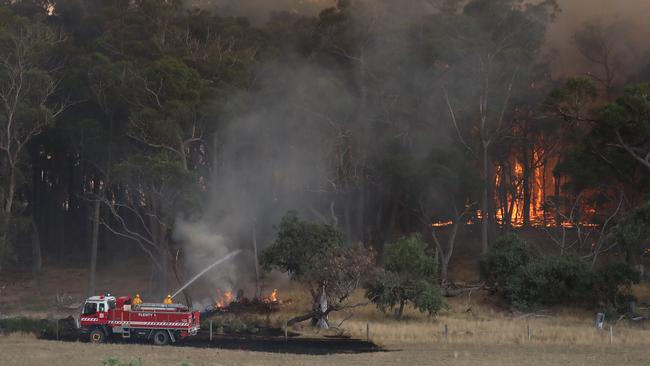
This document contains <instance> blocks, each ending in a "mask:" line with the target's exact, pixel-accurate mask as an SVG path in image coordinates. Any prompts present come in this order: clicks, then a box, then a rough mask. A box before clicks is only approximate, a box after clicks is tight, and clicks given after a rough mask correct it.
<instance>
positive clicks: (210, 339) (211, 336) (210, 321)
mask: <svg viewBox="0 0 650 366" xmlns="http://www.w3.org/2000/svg"><path fill="white" fill-rule="evenodd" d="M210 343H212V319H210Z"/></svg>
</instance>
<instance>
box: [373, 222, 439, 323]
mask: <svg viewBox="0 0 650 366" xmlns="http://www.w3.org/2000/svg"><path fill="white" fill-rule="evenodd" d="M436 272H437V266H436V261H435V259H434V258H433V256H431V255H430V254H429V253H428V251H427V243H426V242H425V241H424V240H423V239H422V237H421V236H420V235H419V234H413V235H410V236H407V237H404V238H401V239H400V240H398V241H397V242H395V243H392V244H389V245H387V246H386V248H385V249H384V271H382V272H380V273H379V274H378V275H377V276H376V278H375V279H374V280H372V281H369V283H367V284H366V297H367V298H368V299H370V301H372V302H373V303H374V304H375V305H377V307H378V308H379V309H380V310H382V311H386V310H387V309H394V310H395V317H396V318H397V319H398V320H399V319H401V317H402V314H403V311H404V306H405V305H406V304H407V303H410V304H411V305H413V306H414V307H415V308H416V309H418V310H420V311H421V312H427V313H429V315H433V314H435V313H437V312H438V311H439V310H441V309H442V308H444V307H445V305H444V301H443V299H442V294H441V293H440V289H439V288H438V280H437V278H436Z"/></svg>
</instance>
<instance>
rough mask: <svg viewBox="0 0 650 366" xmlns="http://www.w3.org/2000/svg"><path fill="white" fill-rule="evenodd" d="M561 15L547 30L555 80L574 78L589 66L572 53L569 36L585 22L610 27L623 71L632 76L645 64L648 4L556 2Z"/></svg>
mask: <svg viewBox="0 0 650 366" xmlns="http://www.w3.org/2000/svg"><path fill="white" fill-rule="evenodd" d="M558 3H559V5H560V7H561V8H562V13H561V14H560V15H559V16H558V18H557V19H556V21H555V22H554V23H553V24H552V25H551V26H550V27H549V30H548V40H547V47H548V48H551V49H554V50H555V53H556V56H555V62H554V65H553V71H554V73H555V75H556V76H567V75H574V74H577V73H581V72H584V70H585V69H589V67H590V65H589V64H588V62H587V61H586V60H584V58H582V57H581V56H580V55H579V53H578V52H577V51H576V49H575V47H574V43H573V34H574V33H575V31H576V30H577V29H579V28H580V27H581V26H582V25H583V24H584V23H585V22H594V21H596V22H598V21H599V22H602V23H603V25H605V26H613V27H612V28H613V29H615V30H616V33H617V34H613V35H612V36H613V37H615V40H616V44H617V48H618V52H621V53H622V54H623V58H624V62H625V63H624V65H623V67H624V68H625V69H627V70H629V71H630V72H634V70H635V69H637V68H638V67H639V66H643V63H644V62H645V63H647V62H648V61H647V56H648V55H647V52H648V49H649V44H648V42H647V36H648V35H649V34H650V22H648V19H649V18H650V1H648V0H559V1H558Z"/></svg>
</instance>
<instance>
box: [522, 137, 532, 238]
mask: <svg viewBox="0 0 650 366" xmlns="http://www.w3.org/2000/svg"><path fill="white" fill-rule="evenodd" d="M523 150H524V158H523V163H524V172H523V174H524V177H523V178H524V179H523V185H524V208H523V210H524V212H523V224H524V226H525V227H528V226H530V196H531V194H530V188H531V187H530V176H531V171H532V169H531V165H532V162H531V158H530V157H529V156H528V146H524V149H523Z"/></svg>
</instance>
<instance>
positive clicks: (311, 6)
mask: <svg viewBox="0 0 650 366" xmlns="http://www.w3.org/2000/svg"><path fill="white" fill-rule="evenodd" d="M372 1H377V2H381V3H382V4H383V7H379V6H378V7H377V8H376V9H373V8H372V7H371V9H370V10H369V11H370V12H371V13H372V12H373V11H375V10H377V9H378V10H381V9H384V10H383V11H382V14H371V17H372V18H373V19H380V21H378V22H370V23H369V24H370V25H372V27H369V28H368V27H366V28H368V29H371V31H372V33H373V34H375V35H378V38H380V39H381V41H380V42H377V43H376V45H375V46H374V47H373V48H372V49H370V50H369V53H368V54H367V55H366V56H367V57H368V62H369V64H370V65H371V66H372V65H373V64H374V63H378V64H381V65H383V66H382V68H383V69H386V70H392V71H391V73H390V74H389V75H386V76H385V77H384V78H382V80H381V82H380V83H379V84H377V85H374V87H375V89H377V90H380V93H379V94H382V95H388V96H391V95H413V94H414V93H417V90H424V89H426V85H421V84H427V83H429V82H430V81H431V80H429V79H427V78H428V77H430V76H427V75H430V74H431V70H430V69H429V67H428V66H426V67H425V65H419V64H417V63H416V62H415V59H416V58H415V57H412V56H410V55H409V53H408V52H409V51H408V50H409V43H410V41H411V40H410V39H409V38H408V37H409V36H408V35H407V34H405V33H403V32H399V31H395V32H394V31H393V30H395V29H397V30H399V29H401V25H402V24H403V22H406V23H408V21H409V20H410V19H417V18H418V17H421V16H423V15H425V14H427V13H431V12H433V11H435V9H434V8H433V7H432V4H434V3H436V0H411V1H397V0H394V1H387V0H368V3H370V4H371V3H372ZM407 2H408V3H410V4H412V5H413V6H404V3H407ZM558 2H559V5H560V7H561V8H562V12H561V14H559V15H558V17H557V19H556V20H555V23H553V24H552V25H551V26H550V27H549V30H548V33H547V45H546V52H550V50H555V52H554V55H555V56H554V57H553V58H552V60H553V61H552V62H553V67H552V70H553V72H554V74H555V76H557V77H562V76H566V75H571V74H575V73H579V72H585V70H588V67H589V65H588V63H587V62H586V61H585V60H584V59H583V58H582V57H581V56H580V55H579V53H578V52H577V51H576V50H575V47H574V45H573V34H574V33H575V31H576V30H578V29H579V28H580V27H581V26H582V25H583V24H584V23H585V22H588V21H595V20H599V19H600V20H603V21H606V24H622V25H623V26H622V27H620V28H617V29H620V34H619V36H620V38H621V50H622V51H621V52H625V53H626V54H629V55H630V57H626V59H627V60H628V63H629V65H626V66H629V67H630V68H634V67H637V66H640V64H641V62H642V60H643V59H644V58H643V57H642V55H643V54H644V52H645V49H646V45H645V39H644V38H645V35H647V34H650V25H648V24H646V22H645V19H646V18H647V17H648V15H650V0H644V1H642V2H641V1H634V0H618V1H615V0H559V1H558ZM334 4H335V1H333V0H195V1H194V5H198V6H201V7H205V8H209V9H211V10H214V11H216V12H217V13H221V14H227V15H233V16H245V17H248V18H250V19H251V20H252V21H253V22H254V23H256V24H260V23H263V21H264V19H268V15H269V14H270V13H271V12H273V11H290V12H295V13H300V14H305V15H314V16H315V15H317V14H318V11H319V10H320V9H322V8H323V7H326V6H332V5H334ZM366 9H367V8H366ZM364 17H367V14H365V15H364V14H361V16H359V18H358V19H356V20H355V21H358V22H363V21H364ZM390 65H394V67H389V66H390ZM338 72H339V70H336V69H328V68H323V67H320V66H318V65H314V64H312V63H310V62H308V61H307V60H303V59H301V58H300V57H298V56H296V57H291V56H290V55H289V56H285V57H284V58H282V59H281V60H279V61H275V62H269V63H264V64H263V65H260V67H259V70H257V74H258V78H259V79H260V80H261V81H260V88H259V91H256V92H254V93H253V94H250V95H246V94H244V95H241V96H236V97H234V102H233V103H235V104H241V105H245V106H246V111H245V112H243V113H240V114H239V115H237V116H236V117H235V118H233V120H231V121H229V123H228V128H226V129H225V130H223V131H221V132H220V133H219V134H218V135H217V136H215V138H216V139H218V140H221V141H224V143H223V144H222V146H221V149H220V150H219V152H218V154H217V157H216V163H215V164H216V166H215V169H214V171H215V176H214V177H213V180H212V182H211V183H210V187H209V190H210V199H209V200H208V201H207V202H205V204H206V206H207V207H206V208H205V215H204V216H203V217H202V218H201V219H200V220H199V221H189V222H188V221H182V220H179V222H177V225H176V230H175V239H176V240H177V241H178V242H180V243H182V244H183V245H184V248H185V262H186V264H187V268H188V271H189V272H193V273H196V272H198V271H199V270H201V268H203V267H205V266H207V265H209V264H210V263H211V262H214V261H215V260H217V259H218V258H220V257H222V256H224V255H226V254H227V253H228V252H230V251H232V250H235V249H241V250H243V253H242V254H241V255H240V256H238V258H237V259H236V260H235V261H232V262H231V263H229V264H227V265H224V266H222V267H221V268H219V269H216V270H215V271H211V273H210V274H209V276H207V278H206V279H205V280H206V281H205V282H207V283H209V286H210V287H211V288H215V287H219V288H223V289H228V288H232V289H238V288H242V287H244V288H247V289H248V291H249V292H248V293H250V289H251V287H252V286H251V284H252V281H253V280H254V263H255V260H254V258H255V257H254V253H253V252H254V249H253V243H254V242H257V244H258V245H259V247H260V248H262V247H264V246H266V245H268V244H269V243H270V242H272V240H273V238H274V236H275V234H276V232H275V230H276V226H277V224H278V223H279V222H280V219H281V217H282V216H283V215H284V214H285V213H286V212H287V211H288V210H297V211H298V212H299V213H300V214H301V216H304V217H306V218H308V219H311V220H313V221H325V219H327V218H329V217H330V216H331V215H333V214H330V212H333V211H335V210H340V209H341V208H342V207H343V206H344V205H345V204H346V202H345V200H347V197H346V196H345V195H342V196H340V197H339V199H343V202H341V201H336V199H332V198H331V196H332V195H330V194H329V193H328V192H329V191H331V190H332V189H333V186H335V185H336V184H337V183H336V182H332V181H330V180H329V177H331V176H332V172H331V171H330V170H331V168H332V166H333V165H332V161H333V158H335V157H336V156H337V151H338V150H337V149H339V148H340V146H339V145H337V143H338V141H341V139H340V135H341V133H342V132H341V131H343V130H345V128H344V127H346V120H347V119H348V117H346V116H352V115H354V114H355V113H358V112H355V108H356V106H355V105H354V101H355V99H354V95H355V91H354V90H351V89H350V87H349V85H347V84H346V82H345V77H341V75H340V74H338ZM409 80H410V82H409ZM406 100H407V101H408V100H409V99H408V98H407V99H406ZM387 102H388V101H387ZM397 102H399V100H398V99H396V100H395V101H392V100H391V101H390V103H387V105H392V104H393V103H397ZM420 104H421V105H422V106H421V108H422V110H417V108H411V109H408V108H405V110H406V109H408V110H409V111H410V112H409V113H412V114H413V116H414V117H415V118H414V119H415V120H427V119H428V117H431V115H432V111H434V112H435V110H436V108H435V105H433V106H428V105H427V104H426V103H420ZM437 109H438V110H441V108H437ZM442 110H444V108H442ZM331 111H336V112H335V113H334V114H332V113H331ZM382 113H383V112H382V110H381V109H380V108H376V109H372V108H369V110H366V111H362V112H361V115H362V117H363V118H362V119H361V120H375V121H377V120H387V121H392V119H393V117H395V116H387V117H388V118H384V117H385V116H383V115H382ZM423 116H427V117H423ZM404 118H405V119H409V117H404ZM437 120H439V122H438V123H443V121H446V120H445V119H444V118H438V119H437ZM445 123H446V122H445ZM361 125H363V123H361ZM395 125H396V126H397V127H395V128H393V127H392V126H387V127H385V128H386V129H387V130H391V129H392V130H395V129H399V131H397V132H395V134H396V135H400V136H401V135H404V136H408V135H409V130H408V124H407V123H404V122H397V123H395ZM398 127H399V128H398ZM350 128H354V126H352V127H350ZM433 129H434V130H436V131H437V130H443V129H440V128H439V129H436V128H435V126H433ZM361 131H364V130H363V129H361ZM357 133H359V134H361V135H363V134H364V132H358V131H357ZM433 138H435V135H430V136H425V137H422V139H423V140H425V141H424V142H423V143H422V142H418V141H417V140H416V138H413V144H414V145H418V144H421V145H422V146H423V147H427V148H430V146H431V144H432V141H434V140H432V139H433ZM441 139H442V137H441ZM361 143H363V142H361ZM436 143H437V144H440V141H438V142H436ZM366 148H367V147H366ZM415 149H417V146H416V148H415ZM367 150H368V151H372V149H369V148H368V149H367ZM370 158H371V157H370ZM352 198H354V197H350V199H352ZM339 224H341V226H345V225H344V223H341V222H339Z"/></svg>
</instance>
